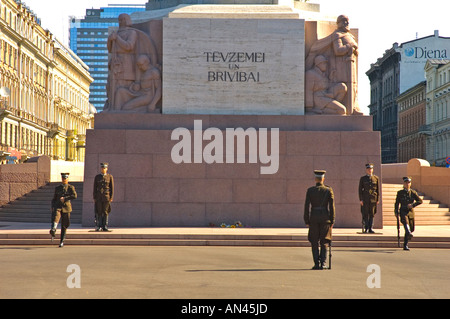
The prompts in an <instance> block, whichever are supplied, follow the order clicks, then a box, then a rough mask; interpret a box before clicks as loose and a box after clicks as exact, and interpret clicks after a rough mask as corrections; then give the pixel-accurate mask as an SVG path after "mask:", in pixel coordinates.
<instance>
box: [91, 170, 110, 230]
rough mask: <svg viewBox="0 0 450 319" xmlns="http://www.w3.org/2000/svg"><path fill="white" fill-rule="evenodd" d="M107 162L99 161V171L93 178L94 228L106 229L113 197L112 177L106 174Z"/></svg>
mask: <svg viewBox="0 0 450 319" xmlns="http://www.w3.org/2000/svg"><path fill="white" fill-rule="evenodd" d="M108 166H109V164H108V163H101V164H100V168H101V173H100V174H98V175H97V176H95V178H94V194H93V196H94V201H95V226H96V228H95V230H96V231H99V230H100V229H102V230H103V231H108V218H109V213H111V202H112V201H113V198H114V178H113V176H112V175H111V174H108Z"/></svg>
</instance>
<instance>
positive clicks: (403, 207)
mask: <svg viewBox="0 0 450 319" xmlns="http://www.w3.org/2000/svg"><path fill="white" fill-rule="evenodd" d="M422 203H423V200H422V198H420V197H419V194H417V192H416V191H415V190H413V189H411V177H403V189H402V190H399V191H398V192H397V198H396V200H395V207H394V211H395V216H396V217H397V218H398V214H400V221H401V223H402V224H403V227H404V228H405V240H404V242H403V250H409V247H408V241H409V240H411V239H412V237H413V234H412V233H413V232H414V229H415V223H414V217H415V213H414V207H417V206H419V205H420V204H422ZM399 206H400V210H399Z"/></svg>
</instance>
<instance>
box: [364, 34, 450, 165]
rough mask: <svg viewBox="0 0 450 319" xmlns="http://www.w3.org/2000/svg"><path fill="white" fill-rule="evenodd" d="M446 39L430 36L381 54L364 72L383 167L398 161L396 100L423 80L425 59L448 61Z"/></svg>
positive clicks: (449, 52) (449, 42) (448, 40)
mask: <svg viewBox="0 0 450 319" xmlns="http://www.w3.org/2000/svg"><path fill="white" fill-rule="evenodd" d="M449 56H450V38H446V37H441V36H439V32H438V31H435V32H434V35H431V36H428V37H424V38H419V39H415V40H412V41H408V42H405V43H402V44H401V45H399V44H398V43H394V45H393V47H392V48H391V49H389V50H387V51H386V52H385V54H384V55H383V57H381V58H379V59H378V60H377V62H376V63H374V64H372V65H371V67H370V69H369V70H368V71H367V72H366V75H367V76H368V77H369V80H370V86H371V101H370V105H369V109H370V115H372V116H373V119H374V130H377V131H381V159H382V162H383V163H396V162H397V161H398V158H397V155H398V151H397V145H398V136H397V133H398V104H397V97H398V96H399V95H400V94H402V93H403V92H405V91H407V90H409V89H410V88H412V87H414V86H415V85H417V84H418V83H420V82H422V81H424V80H425V75H424V67H425V64H426V62H427V60H428V59H431V58H436V59H442V58H448V57H449Z"/></svg>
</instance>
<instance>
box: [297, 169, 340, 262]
mask: <svg viewBox="0 0 450 319" xmlns="http://www.w3.org/2000/svg"><path fill="white" fill-rule="evenodd" d="M325 173H326V172H325V171H314V174H315V181H316V186H313V187H311V188H309V189H308V191H307V193H306V200H305V212H304V220H305V224H306V226H308V227H309V233H308V240H309V242H310V243H311V247H312V255H313V260H314V267H313V268H312V269H324V268H326V266H325V265H326V259H327V245H328V244H330V242H331V238H332V229H333V225H334V221H335V208H334V193H333V189H332V188H331V187H329V186H326V185H324V180H325ZM319 244H320V251H319Z"/></svg>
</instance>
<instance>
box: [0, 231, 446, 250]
mask: <svg viewBox="0 0 450 319" xmlns="http://www.w3.org/2000/svg"><path fill="white" fill-rule="evenodd" d="M58 242H59V231H58V234H57V237H56V239H55V241H54V242H52V241H51V240H50V236H49V235H47V234H8V235H5V234H4V235H1V234H0V245H39V246H47V245H57V244H58ZM65 243H66V245H76V246H88V245H95V246H260V247H310V243H309V242H308V239H307V236H288V235H286V236H270V235H242V236H239V235H236V236H232V235H162V234H161V235H143V234H134V235H133V234H128V235H124V234H117V235H114V232H111V233H102V232H98V233H97V232H91V233H88V234H76V233H75V234H73V233H72V234H71V233H70V231H69V233H68V234H67V239H66V242H65ZM397 245H398V243H397V237H395V236H380V235H376V234H375V235H369V234H365V235H355V236H348V235H342V236H340V235H337V236H336V235H335V236H334V238H333V247H334V248H336V247H368V248H369V247H371V248H397ZM410 247H411V248H445V249H450V238H447V237H445V238H444V237H441V238H436V237H415V238H414V239H413V241H411V242H410Z"/></svg>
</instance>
